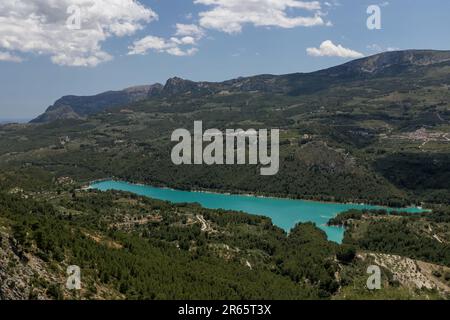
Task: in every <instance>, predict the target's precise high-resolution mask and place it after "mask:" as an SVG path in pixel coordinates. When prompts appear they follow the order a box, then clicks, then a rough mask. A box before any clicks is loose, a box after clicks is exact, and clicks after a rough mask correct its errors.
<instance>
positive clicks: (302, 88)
mask: <svg viewBox="0 0 450 320" xmlns="http://www.w3.org/2000/svg"><path fill="white" fill-rule="evenodd" d="M449 63H450V51H435V50H407V51H396V52H386V53H381V54H377V55H374V56H371V57H367V58H362V59H358V60H354V61H351V62H348V63H346V64H343V65H340V66H336V67H332V68H329V69H325V70H320V71H316V72H312V73H293V74H288V75H258V76H252V77H241V78H237V79H233V80H228V81H224V82H218V83H215V82H194V81H189V80H184V79H181V78H178V77H175V78H171V79H169V80H168V81H167V82H166V84H165V85H162V84H159V83H156V84H153V85H143V86H137V87H131V88H127V89H124V90H121V91H108V92H104V93H100V94H98V95H95V96H86V97H83V96H65V97H62V98H61V99H59V100H58V101H56V102H55V104H54V105H52V106H50V107H49V108H48V109H47V110H46V112H45V113H44V114H42V115H41V116H39V117H38V118H36V119H34V120H32V121H31V122H32V123H45V122H51V121H54V120H58V119H81V118H84V117H86V116H89V115H92V114H96V113H98V112H101V111H104V110H105V109H108V108H112V107H119V106H126V105H127V104H130V103H135V102H139V101H143V100H147V99H152V98H164V97H173V96H183V95H186V96H190V97H199V96H201V97H205V96H208V95H217V94H222V95H226V94H230V93H239V92H247V93H248V92H262V93H274V94H284V95H288V96H300V95H308V94H314V93H317V92H320V91H322V90H325V89H328V88H330V87H332V86H333V85H336V84H339V85H345V84H346V83H355V82H358V81H364V80H372V79H377V78H388V77H398V76H404V77H418V76H419V77H420V76H422V75H423V76H425V75H426V72H427V70H429V69H428V68H430V67H432V66H436V65H438V66H439V65H441V64H442V67H446V66H448V65H449Z"/></svg>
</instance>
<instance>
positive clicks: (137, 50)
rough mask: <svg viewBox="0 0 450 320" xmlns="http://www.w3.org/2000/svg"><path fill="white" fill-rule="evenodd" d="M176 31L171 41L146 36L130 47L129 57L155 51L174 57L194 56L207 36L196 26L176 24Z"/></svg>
mask: <svg viewBox="0 0 450 320" xmlns="http://www.w3.org/2000/svg"><path fill="white" fill-rule="evenodd" d="M175 27H176V31H175V34H174V36H173V37H171V38H169V39H165V38H161V37H155V36H152V35H150V36H146V37H144V38H142V39H140V40H137V41H135V42H134V43H133V45H132V46H130V47H129V52H128V54H129V55H145V54H148V52H149V51H151V50H153V51H156V52H159V53H167V54H170V55H172V56H178V57H182V56H193V55H195V54H196V53H197V52H198V48H197V45H198V41H199V40H200V39H202V38H203V37H204V36H205V31H204V30H203V29H202V28H200V27H199V26H197V25H195V24H181V23H177V24H176V26H175Z"/></svg>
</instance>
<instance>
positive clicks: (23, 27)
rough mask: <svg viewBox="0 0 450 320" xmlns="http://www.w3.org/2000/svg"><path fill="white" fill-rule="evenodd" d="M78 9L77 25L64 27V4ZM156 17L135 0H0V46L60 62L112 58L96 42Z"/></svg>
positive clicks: (69, 63) (82, 63) (93, 63)
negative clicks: (78, 19) (75, 28)
mask: <svg viewBox="0 0 450 320" xmlns="http://www.w3.org/2000/svg"><path fill="white" fill-rule="evenodd" d="M71 6H77V7H78V8H79V9H80V18H81V19H80V21H81V28H80V29H79V30H73V29H69V28H68V27H67V23H66V22H67V20H68V18H69V16H70V15H71V13H68V8H69V7H71ZM157 18H158V16H157V14H156V13H155V12H154V11H152V10H151V9H150V8H147V7H144V6H143V5H142V4H140V3H139V2H138V1H135V0H57V1H56V0H1V2H0V50H3V51H6V53H8V52H21V53H33V54H38V55H48V56H50V57H51V60H52V61H53V62H54V63H56V64H59V65H65V66H96V65H98V64H99V63H102V62H105V61H108V60H110V59H112V56H111V55H110V54H108V53H107V52H105V51H104V50H103V48H102V43H103V42H104V41H106V40H107V39H109V38H112V37H123V36H126V35H132V34H134V33H135V32H136V31H138V30H140V29H142V28H143V27H144V25H145V24H146V23H149V22H151V21H153V20H156V19H157Z"/></svg>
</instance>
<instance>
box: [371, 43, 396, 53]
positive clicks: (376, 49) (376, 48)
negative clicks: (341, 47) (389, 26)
mask: <svg viewBox="0 0 450 320" xmlns="http://www.w3.org/2000/svg"><path fill="white" fill-rule="evenodd" d="M367 49H369V50H371V51H373V52H375V53H380V52H389V51H398V50H400V48H397V47H386V48H385V47H382V46H380V45H378V44H376V43H374V44H370V45H368V46H367Z"/></svg>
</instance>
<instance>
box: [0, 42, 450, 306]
mask: <svg viewBox="0 0 450 320" xmlns="http://www.w3.org/2000/svg"><path fill="white" fill-rule="evenodd" d="M449 86H450V52H447V51H424V50H420V51H417V50H416V51H414V50H411V51H400V52H387V53H383V54H379V55H375V56H372V57H368V58H363V59H360V60H355V61H352V62H349V63H347V64H344V65H340V66H337V67H334V68H331V69H326V70H321V71H317V72H312V73H295V74H289V75H280V76H276V75H260V76H253V77H246V78H238V79H234V80H229V81H224V82H220V83H211V82H193V81H189V80H183V79H180V78H172V79H169V80H168V81H167V83H166V84H165V85H159V84H156V85H152V86H140V87H137V88H131V89H126V90H124V91H119V92H107V93H104V94H100V95H97V96H92V97H75V96H67V97H63V98H62V99H60V100H58V101H57V102H56V103H55V104H54V105H53V106H52V107H50V108H49V109H48V110H47V111H46V112H45V113H44V114H43V115H42V116H40V117H38V118H37V119H35V120H33V121H32V123H30V124H6V125H1V126H0V168H1V169H0V235H1V237H0V240H1V241H0V243H1V248H0V255H1V257H2V260H1V261H2V262H3V261H4V262H5V263H2V264H1V265H0V279H1V280H2V281H0V283H1V286H0V297H1V298H5V299H8V298H9V299H13V298H21V299H27V298H33V297H34V298H51V299H89V298H94V299H107V298H113V299H162V300H164V299H288V300H296V299H357V298H360V299H364V298H366V299H383V298H386V299H446V298H448V286H449V283H448V279H447V273H448V268H449V267H450V260H449V257H448V252H450V250H449V242H448V240H449V239H450V227H449V222H448V219H449V217H450V182H449V181H450V141H449V138H450V125H449V123H450V106H449V101H450V92H449ZM199 120H201V121H203V124H204V127H205V128H217V129H219V130H225V129H226V128H241V129H243V130H248V129H255V130H259V129H279V130H280V149H279V151H280V163H279V172H278V174H276V175H273V176H262V175H260V169H261V165H235V166H208V165H195V166H183V165H181V166H177V165H174V164H173V163H172V161H171V150H172V148H173V146H174V143H173V142H172V141H171V135H172V132H173V131H174V130H175V129H177V128H186V129H187V130H189V131H191V132H192V131H193V123H194V121H199ZM105 178H109V179H111V180H115V181H127V182H130V183H141V184H146V185H149V186H154V187H155V188H159V190H164V189H162V188H173V189H177V190H180V191H183V192H187V197H188V198H187V199H186V201H183V202H182V203H176V204H175V203H168V202H165V201H161V200H157V199H150V198H147V197H142V195H137V194H131V193H129V192H124V191H130V190H122V191H118V190H115V191H114V190H109V189H111V188H105V190H104V192H101V191H98V190H92V189H86V188H83V187H85V186H86V185H89V184H90V183H91V182H92V181H96V180H103V179H105ZM112 189H114V188H112ZM107 190H109V191H107ZM193 191H206V192H218V193H230V194H235V195H237V196H241V195H245V194H252V195H254V196H264V197H278V198H290V199H293V200H292V201H294V200H297V201H300V200H303V201H304V200H314V201H318V202H331V203H353V204H359V203H367V204H368V205H371V206H370V207H362V208H361V207H359V206H358V205H355V206H351V207H345V206H344V207H343V208H339V210H336V211H334V213H333V215H331V216H327V217H326V219H324V220H323V221H317V220H313V221H316V224H314V223H311V222H308V221H311V219H307V220H300V219H296V218H295V219H294V218H292V217H289V218H292V219H291V220H292V221H289V223H286V224H285V225H283V224H282V223H279V222H278V221H277V220H276V216H277V214H279V213H280V212H281V211H282V210H281V208H279V207H278V206H277V205H274V206H269V209H267V210H268V211H270V212H264V213H265V214H264V215H267V216H268V217H270V218H268V217H264V216H260V215H250V214H247V213H244V212H237V211H231V210H240V209H241V207H239V208H225V209H228V210H223V209H221V206H217V205H216V206H212V207H211V208H209V209H208V208H204V207H201V206H200V205H198V204H195V203H188V202H195V201H188V200H192V199H191V198H194V197H193V196H192V197H191V196H190V195H192V194H193ZM261 199H263V198H261ZM163 200H170V199H163ZM213 202H214V204H217V203H215V202H217V199H213ZM380 206H383V207H393V208H405V207H410V206H414V207H419V206H420V207H423V209H425V210H426V211H424V212H421V213H417V214H406V213H402V212H397V213H392V212H391V213H387V212H384V211H378V210H375V211H374V210H373V209H380ZM350 209H359V210H356V211H348V210H350ZM367 209H371V210H367ZM244 211H245V210H244ZM400 211H401V210H400ZM306 212H307V214H310V215H313V216H314V215H316V216H317V212H318V209H317V207H310V208H307V209H306ZM251 213H256V214H258V213H260V210H258V211H257V212H251ZM337 213H340V214H339V215H337V216H336V217H334V219H332V221H331V222H330V225H329V226H326V225H325V224H326V223H327V222H328V220H330V219H331V218H333V216H335V215H336V214H337ZM285 216H288V215H285ZM319 216H320V213H319ZM298 222H300V223H298ZM297 223H298V224H297ZM336 226H339V227H342V226H344V227H345V228H346V231H345V234H344V235H343V241H342V244H338V243H335V242H332V241H328V238H327V234H326V233H325V232H324V231H323V230H322V229H324V228H325V229H327V228H336ZM341 230H342V229H341ZM340 237H341V240H342V234H341V236H340ZM338 242H340V241H338ZM374 263H376V264H377V265H380V266H381V268H382V279H383V286H382V289H381V290H377V291H370V290H368V289H367V288H366V285H365V283H366V280H367V273H366V270H367V267H368V266H369V265H371V264H374ZM72 264H75V265H79V266H80V267H81V268H82V270H83V274H85V276H84V281H85V282H84V285H83V289H82V290H81V292H71V291H68V290H67V289H66V288H65V287H64V282H63V281H62V280H61V279H64V276H65V274H64V272H65V268H66V267H67V266H68V265H72ZM400 265H402V266H403V269H402V268H400V269H401V270H400V269H397V267H396V266H400ZM405 266H406V267H405ZM407 266H415V267H414V268H411V271H410V272H408V271H407V270H406V271H405V270H404V269H405V268H408V267H407ZM43 270H45V271H43ZM194 270H195V272H194ZM21 275H22V276H21ZM18 278H21V279H23V280H22V282H21V283H20V286H21V289H20V290H18V289H17V288H16V289H15V288H14V286H13V285H12V283H14V282H15V281H7V279H18ZM16 282H17V281H16Z"/></svg>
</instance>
